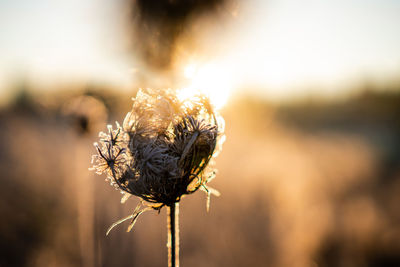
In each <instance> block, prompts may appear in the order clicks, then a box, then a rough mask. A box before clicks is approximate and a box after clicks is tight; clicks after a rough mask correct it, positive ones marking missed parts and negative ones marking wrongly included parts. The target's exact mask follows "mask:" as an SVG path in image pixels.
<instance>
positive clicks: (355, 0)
mask: <svg viewBox="0 0 400 267" xmlns="http://www.w3.org/2000/svg"><path fill="white" fill-rule="evenodd" d="M122 3H123V1H122V0H121V1H107V0H86V1H78V0H59V1H54V0H36V1H31V0H0V32H1V35H0V97H2V96H3V97H4V96H6V95H7V94H10V91H9V88H11V87H12V84H13V83H14V82H15V80H16V79H18V78H19V77H20V76H21V77H27V78H28V79H29V80H30V81H31V82H34V83H39V84H48V83H49V84H52V83H57V82H62V81H73V80H86V81H100V82H107V83H110V84H113V85H117V86H121V88H123V87H129V86H130V85H132V84H134V83H135V81H136V79H137V77H135V73H136V72H137V70H138V68H140V66H141V65H140V64H139V62H138V60H137V59H136V58H135V55H132V54H129V52H128V50H127V49H126V47H125V46H126V43H125V40H124V34H125V33H124V22H123V19H122V18H121V17H122V16H121V14H123V13H124V12H123V5H122ZM230 12H231V13H232V18H231V19H229V22H227V23H222V24H221V23H215V25H213V24H212V23H210V24H207V28H206V29H204V34H202V35H201V36H200V37H199V38H201V40H200V41H199V42H200V43H203V44H204V47H205V48H204V49H203V50H202V51H203V53H207V48H209V49H212V50H213V51H212V53H211V51H210V55H211V56H209V57H207V56H205V57H203V58H207V60H209V61H210V62H204V61H202V62H193V61H191V60H192V58H193V57H188V59H187V60H186V59H182V69H183V70H184V69H185V66H186V65H187V66H189V65H190V66H196V68H198V69H199V73H203V74H204V73H207V71H201V68H202V66H210V64H211V65H212V66H213V70H216V72H217V73H218V72H221V75H215V71H213V72H214V73H213V78H215V79H218V78H216V77H217V76H221V77H225V79H226V80H229V82H226V81H225V84H229V89H227V90H235V89H236V90H239V89H238V88H243V87H246V86H247V87H248V88H253V92H254V93H256V94H262V95H265V96H267V97H271V98H288V97H291V96H294V95H298V94H304V93H310V92H311V93H312V92H313V90H314V91H315V92H316V93H318V94H321V93H322V94H324V93H326V94H337V93H340V92H341V91H342V90H346V88H348V87H349V86H348V85H350V84H352V83H357V82H362V81H363V80H365V79H370V80H386V79H392V78H394V77H397V76H398V75H399V74H400V49H398V48H399V47H400V27H399V26H400V16H399V14H400V1H395V0H335V1H333V0H331V1H328V0H324V1H323V0H304V1H295V0H292V1H290V0H268V1H262V0H248V1H241V2H239V4H238V5H236V8H235V9H234V10H230ZM202 78H204V79H207V77H202ZM223 83H224V81H222V82H221V81H215V84H218V85H220V84H223Z"/></svg>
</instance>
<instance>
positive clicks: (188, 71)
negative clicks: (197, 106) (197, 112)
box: [178, 63, 232, 109]
mask: <svg viewBox="0 0 400 267" xmlns="http://www.w3.org/2000/svg"><path fill="white" fill-rule="evenodd" d="M183 74H184V76H185V78H186V79H187V80H188V86H186V87H184V88H183V89H181V91H180V93H179V95H178V97H179V98H180V99H181V100H185V99H189V98H190V97H192V96H194V95H196V94H199V93H200V94H204V95H206V96H208V97H209V98H210V100H211V103H212V104H213V106H214V107H215V108H216V109H221V108H222V107H223V106H224V105H225V104H226V102H227V101H228V98H229V95H230V93H231V91H232V82H231V80H230V79H229V76H228V74H227V72H226V71H224V68H222V67H221V66H218V64H216V63H208V64H205V65H202V66H198V65H196V64H189V65H187V66H186V67H185V68H184V71H183Z"/></svg>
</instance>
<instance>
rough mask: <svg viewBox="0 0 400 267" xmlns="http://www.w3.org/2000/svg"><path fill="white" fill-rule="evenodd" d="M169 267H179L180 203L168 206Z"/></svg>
mask: <svg viewBox="0 0 400 267" xmlns="http://www.w3.org/2000/svg"><path fill="white" fill-rule="evenodd" d="M167 210H168V216H167V217H168V218H167V225H168V244H167V246H168V267H179V203H177V202H176V203H174V204H172V205H170V206H168V209H167Z"/></svg>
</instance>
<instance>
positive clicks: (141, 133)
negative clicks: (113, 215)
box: [91, 89, 224, 219]
mask: <svg viewBox="0 0 400 267" xmlns="http://www.w3.org/2000/svg"><path fill="white" fill-rule="evenodd" d="M133 101H134V103H133V106H132V110H131V111H130V112H128V114H127V115H126V117H125V119H124V122H123V125H122V127H121V126H120V125H119V124H118V123H116V129H113V128H112V126H111V125H109V126H108V133H103V132H101V133H100V134H99V137H100V141H99V143H95V146H96V149H97V155H94V156H93V159H92V163H94V165H93V167H92V168H91V169H93V170H95V171H96V172H97V173H98V174H103V173H105V174H106V175H107V178H108V179H109V181H110V183H111V184H112V185H113V186H115V187H116V188H117V189H119V190H121V191H122V192H123V193H125V196H124V197H123V200H122V202H124V201H125V200H126V199H127V198H128V197H129V196H131V195H135V196H138V197H139V198H141V199H142V200H144V201H147V203H148V206H150V207H151V208H153V209H157V210H159V209H161V208H162V207H163V206H170V205H173V204H174V203H175V202H179V201H180V199H181V198H182V196H183V195H186V194H191V193H193V192H195V191H197V190H198V189H199V188H201V189H203V190H205V191H206V192H207V193H208V199H209V195H210V193H213V192H216V191H215V190H212V189H210V188H208V187H207V185H206V184H207V182H209V181H210V180H211V179H212V178H213V177H214V176H215V171H214V170H213V169H212V168H211V166H210V165H211V164H210V161H211V160H212V158H213V156H215V155H216V151H217V150H218V149H216V148H217V147H218V148H219V147H220V145H221V144H222V142H223V139H224V136H223V120H222V118H221V117H220V116H218V114H217V113H216V111H215V110H214V109H213V108H212V106H211V104H210V102H209V99H208V98H206V97H205V96H201V95H199V96H196V97H194V98H193V99H190V100H185V101H181V100H179V99H178V97H177V95H176V91H173V90H170V89H168V90H164V91H160V90H150V89H148V90H146V91H143V90H139V92H138V93H137V95H136V98H134V99H133ZM207 207H208V205H207ZM138 213H139V210H137V211H136V213H134V214H133V215H131V216H129V218H135V219H136V217H137V215H138ZM140 213H141V212H140ZM129 218H126V219H129Z"/></svg>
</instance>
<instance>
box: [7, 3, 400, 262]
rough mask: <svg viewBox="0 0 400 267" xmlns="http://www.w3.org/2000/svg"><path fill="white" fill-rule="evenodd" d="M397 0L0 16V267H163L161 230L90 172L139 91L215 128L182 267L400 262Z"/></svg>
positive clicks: (184, 231) (85, 8) (185, 231)
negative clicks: (202, 104)
mask: <svg viewBox="0 0 400 267" xmlns="http://www.w3.org/2000/svg"><path fill="white" fill-rule="evenodd" d="M398 14H400V3H399V2H398V1H392V0H363V1H360V0H347V1H344V0H337V1H317V0H303V1H289V0H269V1H261V0H249V1H247V0H246V1H240V0H202V1H201V0H186V1H185V0H159V1H150V0H136V1H134V0H132V1H128V0H114V1H107V0H88V1H78V0H70V1H67V0H60V1H52V0H37V1H28V0H18V1H11V0H3V1H1V2H0V32H1V35H0V183H1V186H0V196H1V201H0V216H1V220H0V266H88V267H91V266H148V267H150V266H165V265H166V264H167V249H166V238H167V233H166V216H165V210H162V211H161V213H160V214H157V213H156V212H146V213H144V214H143V215H141V217H140V218H139V220H138V222H137V223H136V225H135V227H134V229H133V231H132V232H130V233H126V232H125V229H126V226H125V225H122V226H119V227H117V228H116V229H114V230H113V231H112V232H111V233H110V235H109V236H107V237H106V236H105V232H106V230H107V228H108V227H109V226H110V225H111V224H112V223H113V222H115V221H117V220H118V219H120V218H122V217H124V216H126V215H128V214H130V213H131V212H132V211H133V209H134V208H135V206H136V204H137V203H138V200H137V199H135V198H131V199H129V201H127V203H125V204H120V198H121V194H119V193H118V192H117V191H116V190H114V189H113V188H112V187H111V186H109V185H108V184H107V183H106V182H105V181H104V178H105V177H101V176H97V175H95V174H94V173H93V172H90V171H88V167H90V166H91V164H90V159H91V155H92V154H93V153H95V149H94V147H93V145H92V143H93V142H95V141H96V140H97V139H98V137H97V136H98V132H99V131H100V130H105V129H106V125H107V124H109V123H114V121H116V120H117V121H119V122H121V121H122V120H123V118H124V116H125V114H126V112H128V111H129V109H130V107H131V105H132V101H131V97H133V96H135V93H136V91H137V90H138V88H140V87H142V88H146V87H152V88H168V87H170V88H180V89H182V92H184V93H185V94H187V95H190V94H191V93H193V92H195V91H196V90H200V91H201V92H203V93H205V94H208V95H209V96H210V97H211V99H212V100H213V102H214V104H215V106H216V107H217V108H219V109H220V112H221V114H222V115H223V116H224V117H225V122H226V137H227V139H226V142H225V144H224V148H223V151H222V153H221V154H220V155H219V156H218V158H217V160H216V161H217V168H218V175H217V178H216V179H215V180H213V181H212V183H211V184H210V186H211V187H213V188H216V189H218V190H219V191H220V192H221V196H220V197H218V198H217V197H212V199H211V209H210V211H209V212H208V213H207V212H206V196H205V194H203V193H201V192H198V193H196V194H194V195H191V196H190V197H187V198H184V199H183V200H182V202H181V204H180V208H181V212H180V223H181V228H180V236H181V241H180V243H181V249H180V251H181V257H180V262H181V266H271V267H275V266H276V267H280V266H299V267H307V266H310V267H316V266H339V267H347V266H360V267H362V266H366V267H372V266H377V267H378V266H379V267H381V266H383V267H385V266H400V208H399V205H400V138H399V137H400V50H399V47H400V35H399V32H398V29H399V25H400V16H398Z"/></svg>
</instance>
